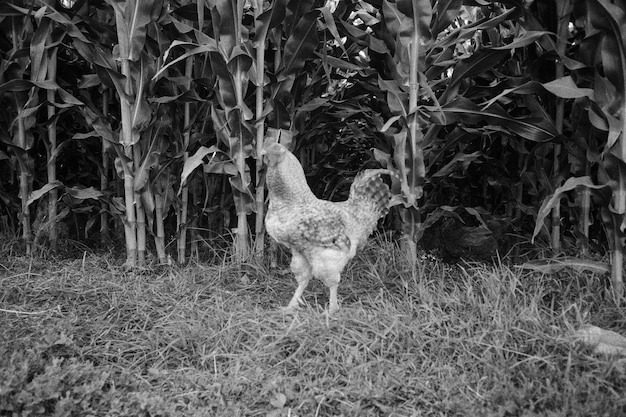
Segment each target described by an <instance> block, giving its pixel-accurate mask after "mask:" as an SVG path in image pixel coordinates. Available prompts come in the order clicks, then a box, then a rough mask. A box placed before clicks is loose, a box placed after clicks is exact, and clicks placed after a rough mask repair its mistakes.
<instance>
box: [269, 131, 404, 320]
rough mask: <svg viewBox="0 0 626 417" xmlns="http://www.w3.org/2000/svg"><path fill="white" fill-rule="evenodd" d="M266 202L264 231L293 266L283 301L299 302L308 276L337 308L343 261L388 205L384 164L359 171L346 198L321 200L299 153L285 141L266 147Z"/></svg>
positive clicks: (331, 309)
mask: <svg viewBox="0 0 626 417" xmlns="http://www.w3.org/2000/svg"><path fill="white" fill-rule="evenodd" d="M263 154H264V155H265V160H266V162H267V175H266V182H267V187H268V190H269V208H268V211H267V215H266V217H265V226H266V229H267V232H268V233H269V234H270V236H272V237H273V238H274V239H275V240H276V241H277V242H279V243H281V244H283V245H285V246H287V247H288V248H289V249H290V250H291V271H292V272H293V274H294V275H295V279H296V280H297V281H298V288H297V289H296V291H295V293H294V295H293V298H292V299H291V301H290V302H289V304H288V306H287V307H286V310H287V311H293V310H295V309H297V308H298V307H299V305H300V304H301V303H302V293H303V292H304V290H305V288H306V287H307V285H308V283H309V281H310V279H311V277H315V278H318V279H319V280H321V281H322V282H323V283H324V284H325V285H326V286H327V287H328V288H329V291H330V296H329V312H330V313H331V314H332V313H334V312H336V311H337V310H338V309H339V304H338V302H337V288H338V286H339V281H340V279H341V277H340V274H341V272H342V271H343V269H344V267H345V266H346V264H347V263H348V261H350V259H352V258H353V257H354V255H355V254H356V252H357V249H358V248H359V247H361V246H362V245H363V244H364V242H365V240H366V239H367V237H368V236H369V235H370V234H371V233H372V231H373V230H374V228H375V227H376V224H377V222H378V219H380V218H381V217H382V216H384V215H385V214H386V213H387V212H388V211H389V202H390V197H391V194H390V191H389V187H388V186H387V185H386V184H385V183H384V182H383V180H382V178H381V175H383V174H390V175H393V173H392V172H391V171H389V170H386V169H368V170H365V171H363V172H362V173H360V174H359V175H357V177H356V178H355V180H354V182H353V183H352V186H351V188H350V195H349V198H348V200H346V201H342V202H331V201H325V200H320V199H318V198H317V197H315V195H314V194H313V192H312V191H311V189H310V188H309V186H308V184H307V182H306V177H305V176H304V170H303V169H302V165H300V162H299V161H298V159H297V158H296V157H295V156H294V155H293V154H292V153H291V152H289V151H288V150H287V148H285V147H284V146H283V145H281V144H278V143H271V144H268V145H266V146H265V147H264V149H263Z"/></svg>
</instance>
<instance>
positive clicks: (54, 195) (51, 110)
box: [46, 48, 59, 251]
mask: <svg viewBox="0 0 626 417" xmlns="http://www.w3.org/2000/svg"><path fill="white" fill-rule="evenodd" d="M57 51H58V49H57V48H53V49H52V50H51V51H50V59H49V61H48V79H49V80H52V81H56V76H57ZM46 94H47V96H48V103H54V94H55V92H54V90H52V89H49V90H48V91H47V93H46ZM55 114H56V108H55V107H54V106H53V105H52V104H48V145H49V146H50V159H49V160H48V167H47V168H48V183H53V182H55V181H56V179H57V157H56V149H57V124H56V121H54V116H55ZM58 197H59V195H58V191H57V189H56V188H53V189H52V190H50V194H49V195H48V219H49V222H48V224H49V225H50V228H49V230H48V233H49V234H48V238H49V239H50V247H51V248H52V250H55V251H56V250H57V249H58V247H59V237H58V227H57V220H56V218H57V199H58Z"/></svg>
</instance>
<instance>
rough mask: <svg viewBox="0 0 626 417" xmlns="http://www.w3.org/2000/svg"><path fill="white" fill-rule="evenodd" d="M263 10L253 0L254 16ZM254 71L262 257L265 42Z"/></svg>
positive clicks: (260, 46)
mask: <svg viewBox="0 0 626 417" xmlns="http://www.w3.org/2000/svg"><path fill="white" fill-rule="evenodd" d="M262 12H263V2H262V1H260V0H257V1H255V6H254V18H255V19H257V18H258V17H259V16H260V15H261V13H262ZM256 73H257V75H258V77H257V80H258V83H259V85H257V86H256V91H255V98H256V103H255V117H256V156H257V160H256V195H255V197H256V221H255V230H254V232H255V233H254V234H255V241H254V247H255V256H256V257H257V258H258V259H262V258H263V248H264V246H265V227H264V220H265V185H264V184H263V182H262V181H261V170H262V168H263V158H262V157H261V151H262V150H263V139H264V131H265V126H264V123H263V120H262V114H263V79H264V75H265V42H259V44H258V45H257V47H256Z"/></svg>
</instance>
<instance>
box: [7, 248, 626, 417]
mask: <svg viewBox="0 0 626 417" xmlns="http://www.w3.org/2000/svg"><path fill="white" fill-rule="evenodd" d="M120 265H121V261H120V260H118V259H113V258H111V257H107V256H103V255H93V254H89V255H86V257H85V258H83V259H78V260H51V259H45V258H44V257H40V258H34V259H31V258H22V257H17V256H12V257H10V258H7V259H5V261H4V262H3V263H2V265H0V309H1V310H0V320H1V324H0V415H59V416H84V415H110V416H129V415H132V416H142V415H143V416H194V415H197V416H206V415H217V416H332V415H342V416H411V415H420V416H421V415H424V416H476V415H480V416H535V415H549V416H587V415H598V416H602V415H605V416H617V415H624V414H626V395H625V394H626V362H625V361H624V360H623V359H619V358H611V357H599V356H595V355H592V354H591V353H590V352H589V351H588V350H587V349H586V348H584V347H582V346H579V345H577V344H576V343H573V341H572V337H571V334H572V332H573V331H574V330H575V329H577V328H578V327H579V326H580V325H582V324H594V325H597V326H600V327H604V328H610V329H613V330H615V331H618V332H621V333H623V334H624V333H626V315H625V314H624V312H623V310H620V309H619V308H617V307H616V306H615V305H613V304H612V302H611V301H610V299H608V298H607V299H605V298H604V297H603V293H604V286H605V282H604V281H603V280H602V279H601V278H600V277H598V276H592V275H580V274H579V275H575V274H566V273H563V274H560V275H552V276H546V275H540V274H536V273H526V272H521V271H518V270H516V269H515V268H512V267H507V266H486V265H469V264H466V265H457V266H451V265H447V264H444V263H442V262H440V261H438V260H436V259H432V258H429V257H426V256H425V257H422V258H421V259H420V260H419V262H418V264H417V265H416V267H415V273H412V271H411V266H410V265H408V263H407V262H406V260H405V259H404V258H403V257H402V256H400V255H399V250H398V248H397V247H395V246H394V245H393V244H392V243H390V242H385V241H379V242H376V243H372V244H371V245H370V246H368V247H367V248H366V249H365V250H364V251H363V252H362V253H361V254H359V255H358V257H357V259H355V260H354V261H353V262H352V263H351V264H350V266H349V267H348V270H347V271H346V273H345V276H344V278H343V282H342V284H341V285H340V287H339V294H340V297H341V298H342V299H343V303H342V309H341V310H340V312H339V313H338V314H337V316H336V317H333V318H329V317H328V316H327V315H326V314H325V312H324V305H325V303H326V302H327V290H326V288H325V287H324V286H323V285H322V284H320V283H317V282H316V283H312V284H311V286H310V288H309V289H308V290H307V292H306V293H305V299H306V300H307V301H308V302H309V305H308V306H306V307H304V308H303V309H302V310H301V311H300V312H298V313H297V314H296V315H284V314H283V313H281V312H280V311H279V310H278V307H279V306H282V305H285V304H286V303H287V302H288V300H289V299H290V297H291V294H292V292H293V290H294V289H295V282H294V281H293V278H292V276H291V274H290V273H289V272H288V270H287V269H286V265H283V267H284V268H285V269H284V270H269V269H268V268H267V267H266V266H264V265H259V264H254V263H250V264H244V265H240V266H233V265H226V264H223V265H221V266H207V265H190V266H186V267H167V268H161V269H157V270H155V271H149V272H145V273H131V272H127V271H124V270H123V269H122V268H121V267H120Z"/></svg>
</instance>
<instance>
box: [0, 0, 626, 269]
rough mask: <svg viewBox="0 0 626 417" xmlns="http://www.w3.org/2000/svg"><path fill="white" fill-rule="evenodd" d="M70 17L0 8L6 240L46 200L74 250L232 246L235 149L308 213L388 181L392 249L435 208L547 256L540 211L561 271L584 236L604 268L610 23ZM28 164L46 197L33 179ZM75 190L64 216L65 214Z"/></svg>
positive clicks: (507, 10)
mask: <svg viewBox="0 0 626 417" xmlns="http://www.w3.org/2000/svg"><path fill="white" fill-rule="evenodd" d="M84 6H85V7H83V8H79V9H73V10H69V9H65V8H63V7H61V6H60V5H58V4H56V5H48V4H46V5H45V6H44V5H43V4H41V5H38V6H36V7H34V8H32V9H31V8H29V7H27V6H26V5H25V4H24V3H23V2H20V1H10V2H4V3H2V4H1V5H0V11H1V12H2V16H3V18H2V21H0V30H2V32H3V33H4V34H5V35H6V36H5V38H6V39H7V41H8V42H4V43H2V54H3V58H4V60H3V64H2V66H1V67H0V71H1V75H2V78H0V79H1V80H2V82H1V83H0V100H2V103H3V105H5V106H7V108H9V109H11V111H8V112H5V113H3V115H2V116H1V119H0V125H1V128H0V170H1V173H2V174H6V175H2V180H1V181H0V201H1V202H2V203H1V204H2V207H3V208H4V210H5V212H6V213H8V215H9V216H11V217H12V220H13V221H12V222H13V223H16V222H17V220H18V217H19V219H20V221H22V222H23V223H24V222H25V223H29V224H30V223H32V221H31V220H29V219H27V216H28V215H30V214H31V211H32V212H34V211H35V210H37V207H36V206H37V205H38V204H39V203H41V204H43V202H44V200H43V199H42V197H43V196H45V195H47V194H48V193H50V192H58V193H59V194H58V197H56V198H57V199H60V200H61V199H68V198H70V197H71V198H72V199H73V202H74V203H76V204H74V205H73V206H72V207H73V208H75V209H79V207H77V206H80V204H84V205H85V206H84V208H85V210H87V209H89V210H90V211H91V216H90V218H89V222H90V223H89V227H88V228H87V229H89V231H95V230H96V229H97V227H98V225H99V226H100V228H101V230H105V229H106V227H105V226H107V225H109V224H110V225H111V226H113V225H114V224H116V223H117V225H118V226H117V227H118V228H119V227H126V228H127V229H126V231H127V233H130V232H129V231H130V230H136V231H137V237H138V238H139V235H140V232H139V230H140V229H141V228H142V227H144V226H145V229H146V233H147V235H148V236H150V235H154V236H155V238H158V239H155V242H159V239H160V245H161V246H162V247H165V246H166V245H167V242H165V239H166V236H167V237H168V238H170V239H176V238H180V236H181V234H184V233H185V230H186V228H188V227H191V225H194V226H196V227H197V230H198V233H199V234H200V233H201V232H200V231H201V230H202V229H204V230H207V232H206V235H211V236H214V235H216V234H227V233H231V232H232V231H236V232H235V233H236V234H237V236H239V237H241V238H242V239H244V240H245V242H243V245H244V246H245V245H247V244H248V243H249V242H248V239H249V237H248V236H247V234H246V233H247V230H248V227H249V225H248V220H250V219H251V217H252V216H250V215H251V213H253V212H254V211H257V212H261V213H260V214H261V215H260V216H258V217H257V218H256V220H255V221H256V222H257V223H259V222H261V223H262V218H263V217H262V210H263V195H262V194H261V193H259V189H260V187H262V186H263V165H262V159H260V158H259V157H258V155H257V149H259V147H258V146H259V145H260V142H261V141H262V140H263V137H268V138H275V137H280V140H281V141H283V142H284V143H286V144H287V145H288V146H290V147H291V148H292V149H294V150H295V151H296V153H297V154H298V156H299V157H300V159H301V160H302V162H303V164H304V166H305V168H306V169H307V174H308V176H309V178H310V179H311V180H312V184H313V187H314V188H315V191H316V193H317V194H318V195H319V196H321V197H324V198H331V199H340V198H341V197H342V196H343V195H344V194H345V189H346V186H347V183H348V182H349V178H351V177H352V175H353V174H354V173H356V172H358V171H360V170H362V169H364V168H368V167H374V166H376V165H382V166H384V167H388V168H392V169H394V170H395V171H396V172H397V173H398V180H396V181H395V182H396V183H395V184H393V188H394V190H395V192H396V196H395V197H394V200H393V203H394V204H398V205H399V206H400V207H402V208H403V209H405V210H395V211H392V214H391V215H390V216H391V217H392V218H391V219H389V221H388V222H387V224H394V225H395V228H396V229H400V230H404V231H405V232H406V228H404V229H403V227H402V224H403V223H405V224H406V223H407V222H410V220H411V219H413V220H418V219H421V221H422V222H424V223H423V225H430V226H431V227H438V226H437V222H435V221H434V220H433V219H440V218H441V213H442V211H441V209H440V207H441V206H450V207H457V208H458V210H459V212H464V210H465V209H466V208H469V209H474V210H476V212H477V213H484V214H485V217H489V218H496V219H498V221H502V222H505V223H508V226H507V230H514V231H515V232H516V233H518V234H520V235H521V236H522V239H527V238H529V237H531V236H532V235H533V228H532V226H529V225H530V223H531V222H535V221H538V222H537V225H538V227H537V228H536V232H537V233H535V235H536V236H537V237H538V238H539V239H541V240H549V239H550V235H551V234H553V233H555V232H554V231H553V230H554V229H552V230H551V229H548V228H547V227H541V226H543V225H544V223H546V221H547V220H548V219H549V218H550V217H549V216H548V213H547V212H546V210H545V208H546V207H549V208H553V209H557V208H558V209H561V218H562V219H563V220H562V221H560V222H559V221H557V223H563V224H562V225H561V226H562V227H563V229H562V233H563V237H562V239H563V240H564V247H565V249H566V250H570V249H573V248H575V247H577V246H579V245H580V244H581V243H583V242H585V241H589V240H590V239H592V238H593V236H591V234H592V233H596V235H597V232H595V231H592V230H591V231H590V228H593V225H594V224H597V225H599V224H603V225H604V227H605V229H606V238H602V239H601V243H600V245H599V246H598V247H602V246H608V247H609V248H611V249H613V250H614V251H622V250H623V247H624V243H623V241H624V236H623V230H622V229H623V224H624V221H623V217H624V213H625V212H626V211H625V210H626V208H625V207H622V205H621V201H624V200H626V199H624V198H622V197H623V189H624V187H623V185H624V183H625V180H624V178H623V171H624V169H623V167H622V165H623V162H624V159H625V158H626V156H625V155H626V154H623V152H622V150H623V148H624V147H623V146H622V145H623V143H624V141H623V140H622V139H623V134H622V133H621V132H622V131H623V130H625V129H623V126H622V125H623V123H624V119H625V118H624V116H623V115H622V113H621V112H622V110H621V109H622V108H623V106H622V104H623V101H624V85H625V84H626V82H625V81H624V71H623V68H624V67H625V66H624V65H621V64H623V61H624V56H626V53H625V52H624V51H625V47H624V45H623V43H624V42H623V39H622V35H621V29H620V28H622V27H623V25H624V10H623V7H622V6H621V4H617V3H616V4H613V3H610V2H607V1H604V0H594V1H582V0H580V1H578V0H577V1H572V2H563V3H559V8H558V9H557V7H556V6H555V4H553V3H552V2H550V1H547V0H539V1H535V2H532V4H530V5H528V7H524V6H523V5H521V4H520V3H519V2H517V1H503V2H489V3H484V4H483V3H480V4H478V3H475V2H464V1H461V0H454V1H446V2H432V1H425V0H424V1H400V0H398V1H391V0H385V1H382V2H374V1H364V2H347V1H339V2H336V3H332V2H331V3H328V4H325V3H323V2H319V1H291V0H275V1H272V2H266V3H264V2H261V1H253V2H244V1H236V2H232V1H216V2H210V3H206V2H191V3H189V2H177V1H174V2H168V3H167V4H166V3H164V2H162V1H149V2H139V1H134V0H128V1H105V2H96V3H88V4H85V5H84ZM558 21H562V22H566V23H570V25H569V26H568V25H566V24H564V23H561V24H560V25H559V24H557V22H558ZM563 28H565V29H566V30H565V31H563ZM559 30H560V31H561V32H559ZM53 50H57V56H58V57H57V61H58V71H57V75H56V76H55V77H54V79H49V77H47V75H48V72H47V71H48V70H47V68H48V64H49V63H50V62H52V61H53V59H54V58H53V54H52V51H53ZM594 51H595V52H594ZM596 52H597V53H596ZM620 63H621V64H620ZM49 93H52V97H53V98H52V99H50V98H49V97H48V94H49ZM47 105H51V106H52V107H53V108H54V109H55V111H56V113H55V115H54V116H49V115H48V114H46V113H45V112H44V111H43V109H44V108H46V106H47ZM558 109H560V110H558ZM52 123H54V124H55V126H56V130H57V132H58V142H59V143H58V146H57V147H56V148H55V149H52V147H51V143H50V140H49V139H48V136H47V135H46V133H45V131H46V128H47V127H49V126H51V124H52ZM272 140H273V139H272ZM49 164H54V165H55V166H57V167H58V170H59V175H58V178H55V179H51V180H48V178H47V177H46V173H45V172H44V169H43V167H45V166H46V165H49ZM87 167H89V168H90V169H87ZM91 168H93V169H91ZM198 168H202V169H201V170H200V169H198ZM73 171H79V173H77V172H73ZM583 177H584V178H589V180H590V184H593V187H597V192H596V191H594V192H593V193H591V191H584V190H583V188H581V187H575V188H572V189H571V190H570V191H568V192H567V193H566V194H564V195H569V196H571V197H572V198H570V199H569V200H564V199H557V200H554V198H553V197H552V196H554V195H555V194H554V193H555V191H557V190H561V191H562V189H561V188H560V187H561V186H563V184H564V183H565V182H566V181H567V180H568V179H570V178H583ZM123 181H125V185H124V186H122V182H123ZM583 185H584V184H583ZM92 187H94V188H93V190H94V192H93V193H92V198H90V199H82V201H84V203H80V200H81V199H76V197H75V196H73V195H72V192H74V191H72V190H92ZM124 187H125V188H124ZM95 190H98V191H95ZM609 190H610V193H609ZM80 192H82V191H80ZM186 193H189V195H190V197H189V196H187V194H186ZM591 194H593V196H594V198H593V199H591V197H590V196H591ZM93 198H98V199H99V200H100V203H101V208H100V213H96V210H92V209H93V201H91V202H90V200H93ZM551 198H552V200H551ZM40 200H41V201H40ZM542 201H546V202H550V203H549V204H547V203H545V204H547V206H546V205H545V204H544V209H543V210H542V208H541V206H542ZM186 204H189V207H187V206H186ZM583 207H584V208H583ZM418 209H419V210H418ZM406 210H409V211H406ZM131 211H134V212H135V214H137V216H136V219H135V218H132V217H128V215H129V213H130V212H131ZM444 211H445V210H444ZM103 213H105V214H107V215H109V214H110V215H113V216H114V217H113V219H111V217H109V216H103V217H100V215H101V214H103ZM183 213H184V214H183ZM187 215H188V216H189V218H187V217H186V216H187ZM142 216H143V217H145V219H144V218H142ZM431 216H432V217H433V219H431V220H433V221H430V220H429V217H431ZM235 217H237V221H235ZM59 219H60V217H59V218H57V219H56V220H59ZM48 221H52V223H54V221H53V219H48ZM482 221H483V222H484V223H486V222H487V221H486V219H485V218H484V219H482ZM551 222H552V223H554V222H555V220H552V219H551ZM25 223H24V224H25ZM478 223H480V221H479V222H478ZM174 224H176V226H174ZM256 226H258V227H256V228H255V229H254V230H255V233H257V234H262V233H263V229H262V225H258V224H257V225H256ZM467 226H468V227H469V226H471V225H469V224H468V225H467ZM133 228H135V229H133ZM164 229H167V231H164ZM424 232H425V230H424V227H423V226H422V228H421V229H420V228H419V227H417V230H415V234H414V236H415V237H420V236H423V234H424ZM492 232H493V230H492ZM102 233H104V232H102ZM179 243H180V241H179ZM238 244H239V243H238ZM127 245H128V242H127ZM182 245H183V247H182V250H183V252H184V251H185V249H187V248H186V247H185V243H184V241H183V242H182ZM156 246H157V247H158V246H159V243H156ZM180 249H181V248H179V251H180ZM159 257H160V258H161V262H165V260H166V256H165V251H164V250H163V251H161V253H159Z"/></svg>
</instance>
